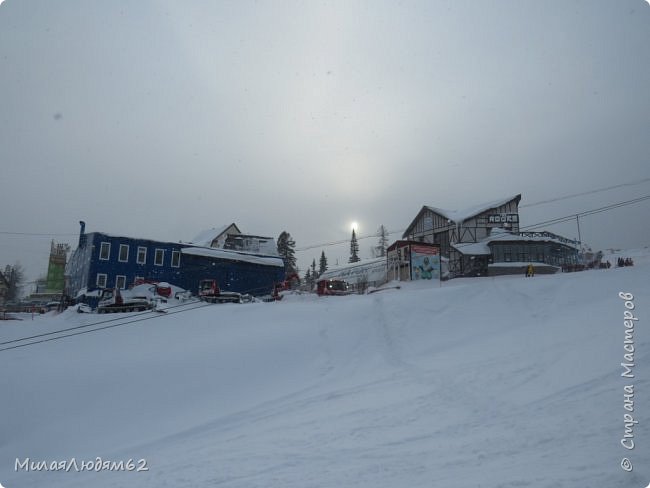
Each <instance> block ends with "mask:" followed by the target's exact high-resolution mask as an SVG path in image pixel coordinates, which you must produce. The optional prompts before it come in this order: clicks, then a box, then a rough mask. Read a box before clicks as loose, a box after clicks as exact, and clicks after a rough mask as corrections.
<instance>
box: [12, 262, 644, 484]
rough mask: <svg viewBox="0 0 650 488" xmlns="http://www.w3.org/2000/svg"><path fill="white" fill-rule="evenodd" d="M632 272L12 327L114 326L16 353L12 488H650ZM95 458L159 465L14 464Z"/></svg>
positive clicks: (639, 294) (638, 294) (640, 327)
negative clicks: (627, 321)
mask: <svg viewBox="0 0 650 488" xmlns="http://www.w3.org/2000/svg"><path fill="white" fill-rule="evenodd" d="M623 254H624V255H628V254H626V253H624V252H623ZM632 257H633V258H634V259H635V266H633V267H625V268H615V267H612V268H611V269H608V270H593V271H585V272H579V273H563V274H555V275H542V276H535V277H534V278H528V279H527V278H524V277H523V276H504V277H495V278H467V279H457V280H451V281H449V282H444V283H435V286H431V285H432V284H431V283H425V282H415V283H401V284H400V285H401V289H399V290H393V289H389V290H385V291H382V292H381V293H375V294H372V295H363V296H359V295H353V296H345V297H323V298H318V297H316V296H314V295H305V294H303V295H298V294H296V295H287V296H285V298H284V299H283V300H282V301H281V302H275V303H252V304H245V305H238V304H223V305H206V304H204V303H186V304H182V305H179V306H177V307H174V308H173V309H168V313H167V314H156V313H155V312H144V313H140V314H119V315H118V314H111V315H110V316H108V317H104V316H101V317H100V316H97V315H86V314H77V313H75V312H73V311H66V312H64V313H62V314H60V315H54V314H53V313H49V314H46V315H45V316H37V317H35V320H33V321H28V320H25V321H23V322H14V321H12V322H7V323H0V342H6V341H11V340H15V339H18V338H20V337H26V336H31V335H36V334H43V333H47V332H52V331H56V330H60V329H64V328H71V327H84V326H88V325H90V324H97V325H92V326H90V327H85V328H83V329H78V330H80V331H81V330H83V331H86V330H92V329H94V328H98V327H104V326H109V325H110V326H114V327H112V328H110V329H105V330H102V331H98V332H94V333H86V334H83V335H77V336H74V337H69V338H66V339H62V340H55V341H51V342H45V343H41V344H36V345H33V346H30V347H25V348H17V349H12V350H4V351H0V368H1V370H2V375H1V376H0V391H1V392H2V399H1V404H2V416H1V417H0V432H1V433H2V436H1V437H0V482H1V483H2V484H3V485H4V486H6V487H7V488H14V487H19V488H26V487H40V486H48V487H53V488H57V487H72V488H74V487H87V486H92V487H106V488H108V487H122V486H130V487H131V486H132V487H150V486H156V487H178V486H223V487H228V488H251V487H253V488H254V487H260V488H261V487H264V488H267V487H282V488H310V487H328V488H329V487H333V486H342V487H355V488H361V487H363V488H366V487H367V488H370V487H372V488H377V487H379V488H382V487H386V488H394V487H409V488H414V487H427V488H428V487H432V486H433V487H444V488H455V487H458V488H460V487H470V486H471V487H479V486H480V487H490V488H492V487H494V488H510V487H527V486H529V487H542V488H544V487H549V488H550V487H569V488H573V487H584V486H595V487H600V486H618V487H629V488H636V487H644V486H646V485H647V484H648V482H649V481H650V334H649V333H648V330H649V329H648V324H649V323H650V322H649V321H650V298H649V297H650V280H648V275H649V273H650V253H649V252H648V250H644V251H640V252H639V254H638V255H637V254H635V255H633V256H632ZM620 291H625V292H631V293H633V294H634V306H635V308H634V313H635V314H636V317H638V319H639V320H638V322H636V323H635V328H634V333H633V339H634V347H635V356H634V359H635V361H634V362H635V367H634V374H635V377H634V378H632V379H628V378H622V377H621V373H622V368H621V365H620V364H621V362H622V361H623V360H624V358H623V354H624V353H625V350H624V349H623V345H624V338H625V330H626V329H625V327H624V323H623V319H624V315H623V314H624V311H625V310H626V309H625V305H624V301H623V300H622V299H621V298H619V295H618V294H619V292H620ZM143 319H146V320H143ZM109 321H110V322H109ZM120 324H124V325H120ZM55 336H56V335H55ZM48 337H52V336H48ZM16 344H20V343H12V344H4V345H0V349H2V348H6V347H8V346H11V345H16ZM626 385H634V398H633V399H634V402H635V403H634V412H632V414H633V416H634V418H635V419H636V420H638V421H639V423H638V424H635V425H634V431H633V432H634V440H635V442H636V446H635V448H634V449H633V450H629V451H628V450H626V449H624V448H623V447H622V446H621V444H620V439H621V438H622V437H623V434H624V423H623V419H624V417H623V416H624V414H625V413H630V412H627V411H626V410H625V409H624V408H623V404H624V402H623V400H624V397H623V393H624V390H623V387H624V386H626ZM98 456H101V458H102V460H111V461H116V462H119V461H124V462H126V461H128V460H129V459H130V458H131V459H133V460H134V461H136V462H137V460H139V459H146V462H147V466H148V468H149V471H147V472H139V473H136V472H99V473H95V472H74V471H71V472H68V473H66V472H51V471H50V472H25V471H24V470H18V471H15V469H14V468H15V462H16V458H18V459H19V460H24V459H25V458H28V457H29V458H30V459H31V460H32V461H39V460H45V461H48V462H51V461H59V462H60V461H66V460H70V459H71V458H75V459H76V460H77V462H78V463H79V464H81V462H82V461H88V460H95V458H96V457H98ZM623 457H627V458H629V459H630V460H631V461H632V463H633V464H634V471H633V472H632V473H626V472H624V471H623V470H622V469H621V467H620V463H621V459H622V458H623Z"/></svg>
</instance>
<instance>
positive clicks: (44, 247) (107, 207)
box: [0, 0, 650, 279]
mask: <svg viewBox="0 0 650 488" xmlns="http://www.w3.org/2000/svg"><path fill="white" fill-rule="evenodd" d="M649 53H650V5H648V3H647V2H645V1H643V0H621V1H609V0H608V1H593V0H588V1H570V0H558V1H548V2H540V1H520V0H516V1H474V2H463V1H457V0H454V1H434V0H429V1H424V2H415V1H399V2H398V1H387V2H379V1H369V0H368V1H360V2H352V1H349V0H343V1H340V2H329V1H319V2H316V1H306V2H282V1H268V2H266V1H256V2H244V1H237V2H234V1H233V2H216V1H182V2H179V1H156V2H152V1H145V0H141V1H137V2H120V1H116V2H104V1H102V2H99V1H96V2H93V1H88V0H79V1H73V0H62V1H58V2H52V1H49V0H46V1H31V0H6V1H5V2H4V3H2V4H1V5H0V165H1V168H2V190H1V191H0V212H1V215H2V218H1V220H0V232H2V234H0V265H4V264H11V263H13V262H15V261H16V260H19V261H20V262H21V263H22V264H23V265H24V267H25V268H27V270H28V277H29V278H32V279H33V278H36V277H37V276H38V275H43V274H45V272H46V269H47V256H48V253H49V241H50V239H51V238H55V239H57V240H59V241H64V242H66V241H68V242H71V243H73V244H75V243H76V237H75V236H76V235H77V233H78V229H79V226H78V221H79V220H85V221H86V223H87V230H88V231H104V232H110V233H114V234H123V235H129V236H135V237H146V238H153V239H160V240H170V241H179V240H185V241H187V240H190V239H191V238H192V237H194V235H196V234H197V233H199V232H200V231H201V230H204V229H206V228H210V227H217V226H220V225H222V224H225V223H230V222H236V223H237V225H238V226H239V228H240V229H241V230H242V231H244V232H246V233H251V234H259V235H270V236H274V237H277V235H278V234H279V233H280V232H281V231H283V230H287V231H288V232H290V233H291V235H292V236H293V237H294V239H295V240H296V242H297V246H298V248H300V247H304V246H308V245H311V244H317V243H323V242H329V241H336V240H340V239H348V238H349V236H350V224H351V222H352V221H357V222H358V223H359V233H360V234H361V235H367V234H371V233H374V232H375V230H376V229H377V227H378V226H379V225H380V224H384V225H385V226H386V227H387V228H389V229H391V230H399V229H404V228H405V227H406V226H407V225H408V224H409V223H410V222H411V220H412V219H413V218H414V217H415V215H416V214H417V212H418V210H419V209H420V208H421V206H422V205H432V206H437V207H442V208H449V209H461V208H464V207H470V206H473V205H475V204H478V203H481V202H483V201H490V200H493V199H497V198H501V197H505V196H509V195H514V194H517V193H521V194H522V197H523V198H522V202H521V204H522V205H525V204H526V203H534V202H537V201H540V200H545V199H548V198H552V197H557V196H563V195H567V194H573V193H580V192H585V191H589V190H592V189H596V188H602V187H607V186H610V185H616V184H619V183H627V182H640V184H637V185H631V186H626V187H622V188H618V189H615V190H610V191H606V192H601V193H597V194H593V195H590V196H586V197H579V198H573V199H569V200H563V201H561V202H558V203H555V204H552V205H540V206H535V207H531V208H524V209H522V210H521V217H522V224H523V225H527V224H533V223H536V222H540V221H543V220H548V219H550V218H554V217H560V216H563V215H567V214H571V213H575V212H580V211H584V210H588V209H591V208H596V207H600V206H603V205H607V204H609V203H615V202H619V201H624V200H629V199H631V198H634V197H636V196H642V195H647V194H650V181H648V178H650V134H649V132H650V130H649V129H650V91H649V90H650V54H649ZM649 213H650V203H649V202H644V203H641V204H638V205H635V206H629V207H625V208H622V209H618V210H616V211H612V212H608V213H602V214H598V215H595V216H590V217H585V218H584V219H582V220H581V231H582V238H583V241H586V242H587V243H589V244H591V245H592V247H595V248H599V249H601V248H607V247H612V246H615V247H641V246H646V245H650V219H649V218H648V215H649ZM549 230H552V231H555V232H559V233H563V234H564V235H566V236H567V237H576V236H577V231H576V226H575V225H573V224H572V225H569V226H566V225H565V226H558V227H550V228H549ZM7 232H13V233H21V232H22V233H37V234H45V235H43V236H23V235H14V234H7ZM59 234H62V235H59ZM391 237H398V234H396V235H394V236H391ZM360 244H361V256H362V257H370V247H371V246H372V245H373V244H375V239H366V240H362V241H361V243H360ZM322 249H324V250H325V252H326V254H327V255H328V256H329V257H330V262H331V263H334V262H335V261H336V259H337V258H338V259H339V260H340V262H341V263H343V262H344V261H345V260H347V256H348V249H347V246H338V247H330V248H322ZM320 250H321V248H317V249H313V250H310V251H306V252H303V253H299V257H300V260H299V265H301V267H302V269H303V270H304V269H305V266H306V265H307V264H308V263H309V262H311V259H312V258H314V257H318V255H319V254H320Z"/></svg>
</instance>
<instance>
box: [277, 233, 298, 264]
mask: <svg viewBox="0 0 650 488" xmlns="http://www.w3.org/2000/svg"><path fill="white" fill-rule="evenodd" d="M295 247H296V242H295V241H294V240H293V239H292V238H291V234H289V233H288V232H287V231H282V233H281V234H280V236H279V237H278V255H279V256H280V257H281V258H282V259H283V260H284V271H285V273H286V274H292V273H296V272H297V268H296V250H295Z"/></svg>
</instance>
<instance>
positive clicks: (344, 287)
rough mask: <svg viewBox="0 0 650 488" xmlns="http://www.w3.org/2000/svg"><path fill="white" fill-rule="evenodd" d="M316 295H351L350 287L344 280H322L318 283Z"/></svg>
mask: <svg viewBox="0 0 650 488" xmlns="http://www.w3.org/2000/svg"><path fill="white" fill-rule="evenodd" d="M316 293H318V296H324V295H349V294H350V293H351V292H350V291H349V285H348V283H347V282H346V281H343V280H320V281H319V282H318V283H317V288H316Z"/></svg>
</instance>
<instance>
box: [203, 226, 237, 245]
mask: <svg viewBox="0 0 650 488" xmlns="http://www.w3.org/2000/svg"><path fill="white" fill-rule="evenodd" d="M230 227H235V229H236V230H237V233H239V234H240V233H241V231H240V230H239V228H238V227H237V225H235V223H234V222H233V223H231V224H226V225H222V226H221V227H216V228H212V229H207V230H204V231H202V232H199V234H198V235H196V236H195V237H194V239H192V240H191V241H190V243H192V244H196V245H197V246H204V247H210V246H211V245H212V243H213V242H214V240H215V239H217V238H219V237H221V236H222V234H223V233H224V232H226V231H227V230H228V229H229V228H230Z"/></svg>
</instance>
